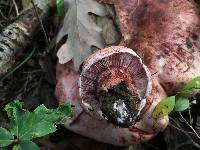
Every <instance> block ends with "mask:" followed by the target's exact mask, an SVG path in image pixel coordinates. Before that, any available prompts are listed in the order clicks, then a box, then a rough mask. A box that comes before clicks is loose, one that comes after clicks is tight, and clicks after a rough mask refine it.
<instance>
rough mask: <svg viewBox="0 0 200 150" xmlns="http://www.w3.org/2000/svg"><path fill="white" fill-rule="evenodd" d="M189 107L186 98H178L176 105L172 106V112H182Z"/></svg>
mask: <svg viewBox="0 0 200 150" xmlns="http://www.w3.org/2000/svg"><path fill="white" fill-rule="evenodd" d="M189 106H190V102H189V99H188V98H184V97H178V100H177V101H176V104H175V106H174V110H173V111H175V112H176V111H178V112H180V111H184V110H186V109H187V108H188V107H189Z"/></svg>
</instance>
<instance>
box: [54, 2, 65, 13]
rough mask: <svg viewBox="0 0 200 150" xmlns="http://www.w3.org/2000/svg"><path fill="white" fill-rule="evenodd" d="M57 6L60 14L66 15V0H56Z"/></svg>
mask: <svg viewBox="0 0 200 150" xmlns="http://www.w3.org/2000/svg"><path fill="white" fill-rule="evenodd" d="M56 7H57V12H58V15H59V16H64V15H65V10H64V0H56Z"/></svg>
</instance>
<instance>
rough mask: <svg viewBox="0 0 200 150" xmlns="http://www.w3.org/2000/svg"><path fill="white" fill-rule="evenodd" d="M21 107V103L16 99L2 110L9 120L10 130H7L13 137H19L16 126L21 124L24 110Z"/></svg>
mask: <svg viewBox="0 0 200 150" xmlns="http://www.w3.org/2000/svg"><path fill="white" fill-rule="evenodd" d="M22 105H23V103H22V102H20V101H19V100H18V99H17V100H15V101H13V102H10V103H9V104H7V105H6V106H5V108H4V110H5V111H6V112H7V115H8V117H9V118H10V119H11V121H10V123H11V128H10V129H9V130H10V132H11V133H12V134H13V135H16V136H18V135H19V129H18V125H17V124H20V123H21V121H22V119H21V116H23V114H24V113H25V110H24V109H22Z"/></svg>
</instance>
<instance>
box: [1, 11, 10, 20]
mask: <svg viewBox="0 0 200 150" xmlns="http://www.w3.org/2000/svg"><path fill="white" fill-rule="evenodd" d="M0 15H1V17H2V18H3V19H4V20H6V21H8V18H7V17H5V16H4V15H3V13H2V12H1V10H0Z"/></svg>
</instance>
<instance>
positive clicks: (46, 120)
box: [5, 100, 73, 140]
mask: <svg viewBox="0 0 200 150" xmlns="http://www.w3.org/2000/svg"><path fill="white" fill-rule="evenodd" d="M5 110H6V111H7V114H8V116H9V117H10V118H11V119H12V120H14V121H13V124H12V126H11V127H10V129H9V130H10V132H11V133H12V134H13V135H15V136H17V137H18V138H19V139H20V140H31V139H32V138H35V137H41V136H45V135H47V134H49V133H52V132H55V131H56V125H57V124H64V123H65V122H66V120H67V118H68V117H69V116H71V115H72V114H73V111H72V109H71V106H70V105H69V104H62V105H60V106H59V107H58V108H56V109H47V108H46V107H45V106H44V105H40V106H38V107H37V108H36V109H35V110H34V111H33V112H29V111H28V110H24V109H22V103H20V102H19V100H17V101H14V102H11V103H9V104H8V105H6V107H5Z"/></svg>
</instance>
